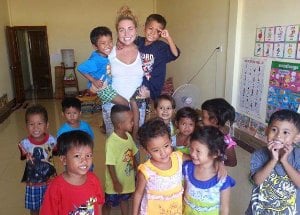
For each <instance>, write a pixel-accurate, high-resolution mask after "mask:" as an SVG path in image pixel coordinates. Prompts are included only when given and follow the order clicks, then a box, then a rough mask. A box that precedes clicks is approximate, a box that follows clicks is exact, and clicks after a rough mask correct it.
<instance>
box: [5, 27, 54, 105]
mask: <svg viewBox="0 0 300 215" xmlns="http://www.w3.org/2000/svg"><path fill="white" fill-rule="evenodd" d="M19 30H24V31H37V30H38V31H44V33H45V43H46V47H47V56H46V58H47V61H48V62H47V63H48V65H49V71H48V73H49V76H50V88H51V89H50V90H51V94H52V97H53V85H52V74H51V64H50V55H49V45H48V34H47V26H6V35H7V44H8V53H9V61H10V71H11V74H12V78H13V83H14V84H13V89H14V92H15V95H14V96H15V100H16V103H17V104H18V103H23V102H24V101H25V99H26V98H25V92H24V91H25V90H24V83H23V81H24V80H23V74H22V67H21V59H20V51H19V41H18V39H17V31H19ZM29 60H30V61H31V59H30V58H29Z"/></svg>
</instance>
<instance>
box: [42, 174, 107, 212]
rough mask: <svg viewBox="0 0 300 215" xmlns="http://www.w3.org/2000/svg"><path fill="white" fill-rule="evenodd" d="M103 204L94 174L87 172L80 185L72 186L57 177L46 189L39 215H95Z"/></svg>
mask: <svg viewBox="0 0 300 215" xmlns="http://www.w3.org/2000/svg"><path fill="white" fill-rule="evenodd" d="M103 204H104V193H103V189H102V186H101V184H100V181H99V179H98V178H97V176H96V175H95V174H94V173H92V172H88V173H87V179H86V181H85V183H84V184H82V185H72V184H70V183H68V182H67V181H66V180H65V179H64V177H63V175H59V176H58V177H56V178H55V179H54V180H53V181H52V182H51V183H50V185H49V187H48V188H47V191H46V194H45V197H44V200H43V204H42V208H41V213H40V214H51V215H61V214H66V215H79V214H85V215H96V214H99V205H103Z"/></svg>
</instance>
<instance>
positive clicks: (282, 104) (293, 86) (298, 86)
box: [266, 61, 300, 121]
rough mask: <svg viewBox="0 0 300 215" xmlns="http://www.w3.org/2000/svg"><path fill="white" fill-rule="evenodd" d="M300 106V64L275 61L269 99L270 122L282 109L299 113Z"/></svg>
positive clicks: (268, 113) (268, 114) (271, 74)
mask: <svg viewBox="0 0 300 215" xmlns="http://www.w3.org/2000/svg"><path fill="white" fill-rule="evenodd" d="M299 104H300V64H296V63H287V62H278V61H273V62H272V66H271V73H270V80H269V90H268V98H267V117H266V120H267V121H268V120H269V118H270V116H271V114H272V113H273V112H275V111H277V110H280V109H290V110H294V111H297V110H298V107H299Z"/></svg>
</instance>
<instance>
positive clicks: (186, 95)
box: [172, 84, 200, 110]
mask: <svg viewBox="0 0 300 215" xmlns="http://www.w3.org/2000/svg"><path fill="white" fill-rule="evenodd" d="M199 92H200V90H199V88H198V87H197V86H195V85H193V84H184V85H181V86H180V87H178V88H177V89H176V90H175V92H174V93H173V95H172V97H173V98H174V100H175V102H176V110H179V109H180V108H182V107H191V108H197V107H199V106H200V95H199V94H200V93H199Z"/></svg>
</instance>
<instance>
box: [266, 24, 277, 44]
mask: <svg viewBox="0 0 300 215" xmlns="http://www.w3.org/2000/svg"><path fill="white" fill-rule="evenodd" d="M274 38H275V27H266V30H265V42H274Z"/></svg>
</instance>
